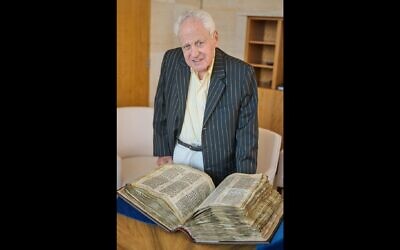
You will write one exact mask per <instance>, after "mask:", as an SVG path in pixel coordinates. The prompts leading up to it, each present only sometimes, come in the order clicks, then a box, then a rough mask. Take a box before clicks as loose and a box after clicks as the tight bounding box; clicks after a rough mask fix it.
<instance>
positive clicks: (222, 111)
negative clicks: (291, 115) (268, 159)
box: [153, 48, 258, 185]
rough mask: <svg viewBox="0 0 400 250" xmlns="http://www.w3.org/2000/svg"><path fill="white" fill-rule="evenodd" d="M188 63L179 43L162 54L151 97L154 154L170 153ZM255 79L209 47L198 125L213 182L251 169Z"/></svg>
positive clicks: (247, 67)
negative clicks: (207, 80)
mask: <svg viewBox="0 0 400 250" xmlns="http://www.w3.org/2000/svg"><path fill="white" fill-rule="evenodd" d="M189 81H190V68H189V66H188V65H187V64H186V62H185V59H184V56H183V52H182V49H181V48H175V49H171V50H168V51H167V52H166V53H165V55H164V58H163V61H162V65H161V73H160V78H159V82H158V87H157V92H156V96H155V101H154V120H153V128H154V137H153V154H154V156H172V155H173V151H174V147H175V143H176V139H177V137H178V136H179V134H180V132H181V129H182V124H183V118H184V115H185V108H186V98H187V94H188V89H189ZM257 102H258V95H257V83H256V80H255V73H254V69H253V68H252V67H251V66H250V65H249V64H247V63H245V62H243V61H241V60H239V59H237V58H234V57H232V56H229V55H228V54H226V53H224V52H223V51H222V50H220V49H219V48H216V50H215V59H214V68H213V71H212V75H211V80H210V86H209V90H208V96H207V102H206V107H205V111H204V120H203V129H202V138H201V139H202V147H203V161H204V171H205V172H206V173H208V174H209V175H210V176H211V178H212V179H213V181H214V184H215V185H218V184H219V183H220V182H221V181H222V180H223V179H224V178H225V177H226V176H227V175H229V174H231V173H234V172H241V173H255V172H256V166H257V149H258V114H257Z"/></svg>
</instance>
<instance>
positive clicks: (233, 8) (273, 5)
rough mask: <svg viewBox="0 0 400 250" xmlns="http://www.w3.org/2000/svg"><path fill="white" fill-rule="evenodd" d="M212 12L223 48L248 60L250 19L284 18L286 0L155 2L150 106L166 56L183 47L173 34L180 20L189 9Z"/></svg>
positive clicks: (153, 2)
mask: <svg viewBox="0 0 400 250" xmlns="http://www.w3.org/2000/svg"><path fill="white" fill-rule="evenodd" d="M201 7H202V9H204V10H206V11H208V12H209V13H210V14H211V15H212V16H213V18H214V21H215V23H216V28H217V31H218V33H219V47H220V48H221V49H222V50H224V51H225V52H227V53H228V54H230V55H232V56H235V57H238V58H240V59H243V58H244V40H245V34H246V17H247V16H248V15H263V16H283V0H151V18H150V84H149V88H150V89H149V105H150V106H153V105H154V97H155V93H156V89H157V84H158V78H159V74H160V67H161V61H162V57H163V55H164V53H165V51H166V50H168V49H170V48H175V47H178V46H179V43H178V42H177V39H176V37H175V35H174V33H173V26H174V22H175V20H176V18H177V17H178V16H179V15H180V14H181V13H182V12H183V11H185V10H187V9H200V8H201Z"/></svg>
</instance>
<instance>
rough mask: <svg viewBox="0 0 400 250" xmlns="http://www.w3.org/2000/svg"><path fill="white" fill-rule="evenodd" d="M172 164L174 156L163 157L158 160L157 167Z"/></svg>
mask: <svg viewBox="0 0 400 250" xmlns="http://www.w3.org/2000/svg"><path fill="white" fill-rule="evenodd" d="M164 164H172V156H161V157H158V159H157V165H158V166H161V165H164Z"/></svg>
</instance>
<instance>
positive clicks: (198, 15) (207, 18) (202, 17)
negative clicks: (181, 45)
mask: <svg viewBox="0 0 400 250" xmlns="http://www.w3.org/2000/svg"><path fill="white" fill-rule="evenodd" d="M188 18H195V19H197V20H199V21H201V22H202V23H203V26H204V28H205V29H206V30H208V32H210V34H212V33H213V32H214V31H215V22H214V20H213V18H212V17H211V15H210V14H209V13H208V12H206V11H204V10H187V11H185V12H184V13H183V14H182V15H180V16H179V17H178V20H176V22H175V25H174V33H175V35H176V36H178V35H179V29H180V27H181V24H182V23H183V22H184V21H185V20H186V19H188Z"/></svg>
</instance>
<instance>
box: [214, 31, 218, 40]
mask: <svg viewBox="0 0 400 250" xmlns="http://www.w3.org/2000/svg"><path fill="white" fill-rule="evenodd" d="M214 38H215V41H217V42H218V31H214Z"/></svg>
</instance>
